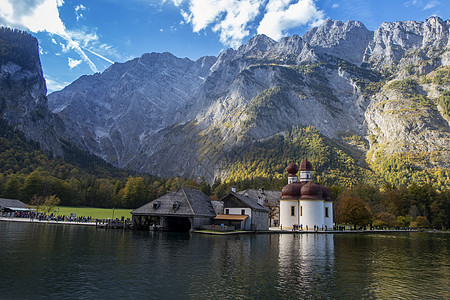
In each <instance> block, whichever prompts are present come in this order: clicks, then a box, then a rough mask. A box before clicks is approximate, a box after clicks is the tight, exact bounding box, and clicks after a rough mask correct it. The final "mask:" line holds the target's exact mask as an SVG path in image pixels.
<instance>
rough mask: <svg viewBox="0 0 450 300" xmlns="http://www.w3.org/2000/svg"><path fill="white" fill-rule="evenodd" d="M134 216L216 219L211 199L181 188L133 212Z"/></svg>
mask: <svg viewBox="0 0 450 300" xmlns="http://www.w3.org/2000/svg"><path fill="white" fill-rule="evenodd" d="M131 214H132V215H150V216H183V217H200V216H202V217H215V216H216V213H215V211H214V207H213V205H212V204H211V199H210V198H209V197H208V196H207V195H206V194H205V193H203V192H201V191H198V190H194V189H190V188H186V187H181V188H178V189H176V190H174V191H172V192H170V193H168V194H165V195H164V196H161V197H159V198H158V199H155V200H153V201H151V202H149V203H147V204H145V205H143V206H141V207H139V208H136V209H135V210H133V211H132V212H131Z"/></svg>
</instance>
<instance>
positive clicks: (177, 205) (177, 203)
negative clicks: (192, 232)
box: [173, 201, 180, 209]
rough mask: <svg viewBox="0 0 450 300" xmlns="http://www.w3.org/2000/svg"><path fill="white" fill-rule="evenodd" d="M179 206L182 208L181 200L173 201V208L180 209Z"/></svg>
mask: <svg viewBox="0 0 450 300" xmlns="http://www.w3.org/2000/svg"><path fill="white" fill-rule="evenodd" d="M178 208H180V202H178V201H175V202H174V203H173V209H178Z"/></svg>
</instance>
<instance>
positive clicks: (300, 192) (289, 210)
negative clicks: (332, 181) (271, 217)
mask: <svg viewBox="0 0 450 300" xmlns="http://www.w3.org/2000/svg"><path fill="white" fill-rule="evenodd" d="M299 169H300V181H298V177H297V172H298V171H299ZM286 170H287V172H288V173H289V177H288V184H287V185H285V186H284V187H283V189H282V191H281V198H280V226H281V228H282V229H287V230H291V229H292V228H293V227H299V228H301V229H302V230H314V228H316V229H317V228H319V229H332V228H333V202H332V200H331V193H330V190H329V189H328V188H327V187H325V186H323V185H320V184H315V183H313V182H312V171H313V167H312V164H311V163H310V162H309V161H308V160H307V159H305V160H303V161H302V163H301V164H300V168H299V167H298V166H297V165H296V164H295V163H293V162H292V163H290V164H289V165H288V167H287V168H286Z"/></svg>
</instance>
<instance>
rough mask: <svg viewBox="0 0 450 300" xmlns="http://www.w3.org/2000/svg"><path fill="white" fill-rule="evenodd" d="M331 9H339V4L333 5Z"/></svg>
mask: <svg viewBox="0 0 450 300" xmlns="http://www.w3.org/2000/svg"><path fill="white" fill-rule="evenodd" d="M331 7H332V8H338V7H339V3H334V4H333V5H332V6H331Z"/></svg>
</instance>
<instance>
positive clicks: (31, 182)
mask: <svg viewBox="0 0 450 300" xmlns="http://www.w3.org/2000/svg"><path fill="white" fill-rule="evenodd" d="M43 192H44V179H43V177H42V176H41V174H40V172H39V171H34V172H32V173H30V175H28V176H27V178H26V179H25V183H24V185H23V189H22V198H23V199H30V198H32V197H33V195H38V196H45V195H44V194H43Z"/></svg>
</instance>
